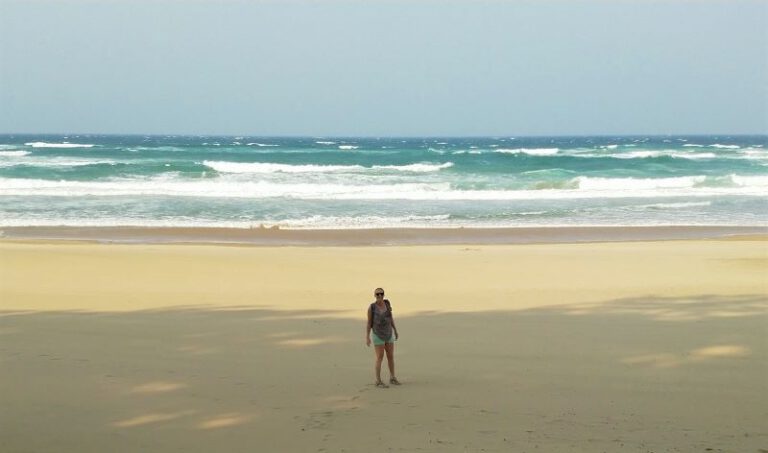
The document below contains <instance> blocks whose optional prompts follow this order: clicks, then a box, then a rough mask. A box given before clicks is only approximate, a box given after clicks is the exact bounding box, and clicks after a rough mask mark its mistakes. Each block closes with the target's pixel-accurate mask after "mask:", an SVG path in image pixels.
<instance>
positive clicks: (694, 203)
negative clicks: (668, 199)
mask: <svg viewBox="0 0 768 453" xmlns="http://www.w3.org/2000/svg"><path fill="white" fill-rule="evenodd" d="M711 205H712V202H711V201H692V202H687V203H654V204H644V205H638V206H630V208H632V209H685V208H703V207H707V206H711Z"/></svg>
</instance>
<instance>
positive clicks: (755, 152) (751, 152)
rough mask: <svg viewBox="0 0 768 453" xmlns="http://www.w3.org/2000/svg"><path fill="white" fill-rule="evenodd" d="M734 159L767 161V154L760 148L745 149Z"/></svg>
mask: <svg viewBox="0 0 768 453" xmlns="http://www.w3.org/2000/svg"><path fill="white" fill-rule="evenodd" d="M736 157H737V158H740V159H750V160H764V159H768V152H766V151H765V150H764V149H761V148H747V149H743V150H741V151H739V155H738V156H736Z"/></svg>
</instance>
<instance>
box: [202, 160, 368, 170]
mask: <svg viewBox="0 0 768 453" xmlns="http://www.w3.org/2000/svg"><path fill="white" fill-rule="evenodd" d="M203 165H205V166H206V167H209V168H212V169H214V170H216V171H218V172H222V173H328V172H340V171H356V170H357V171H359V170H362V169H364V168H365V167H362V166H360V165H287V164H270V163H242V162H217V161H208V160H206V161H203Z"/></svg>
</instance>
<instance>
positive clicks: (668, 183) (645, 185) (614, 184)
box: [574, 176, 706, 191]
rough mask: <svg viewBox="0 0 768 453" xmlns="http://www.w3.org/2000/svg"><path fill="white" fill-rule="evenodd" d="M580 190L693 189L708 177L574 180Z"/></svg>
mask: <svg viewBox="0 0 768 453" xmlns="http://www.w3.org/2000/svg"><path fill="white" fill-rule="evenodd" d="M574 179H575V181H576V182H577V183H578V188H579V189H583V190H588V191H606V190H610V191H632V190H649V189H650V190H653V189H682V188H693V187H694V186H695V185H696V184H700V183H702V182H704V181H705V180H706V176H681V177H677V178H595V177H587V176H579V177H576V178H574Z"/></svg>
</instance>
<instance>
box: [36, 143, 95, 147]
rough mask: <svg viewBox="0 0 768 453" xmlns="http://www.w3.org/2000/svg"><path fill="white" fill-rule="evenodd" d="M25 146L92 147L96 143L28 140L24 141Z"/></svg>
mask: <svg viewBox="0 0 768 453" xmlns="http://www.w3.org/2000/svg"><path fill="white" fill-rule="evenodd" d="M24 144H25V145H26V146H31V147H33V148H92V147H94V146H96V145H90V144H80V143H67V142H64V143H47V142H29V143H24Z"/></svg>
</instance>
